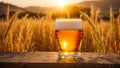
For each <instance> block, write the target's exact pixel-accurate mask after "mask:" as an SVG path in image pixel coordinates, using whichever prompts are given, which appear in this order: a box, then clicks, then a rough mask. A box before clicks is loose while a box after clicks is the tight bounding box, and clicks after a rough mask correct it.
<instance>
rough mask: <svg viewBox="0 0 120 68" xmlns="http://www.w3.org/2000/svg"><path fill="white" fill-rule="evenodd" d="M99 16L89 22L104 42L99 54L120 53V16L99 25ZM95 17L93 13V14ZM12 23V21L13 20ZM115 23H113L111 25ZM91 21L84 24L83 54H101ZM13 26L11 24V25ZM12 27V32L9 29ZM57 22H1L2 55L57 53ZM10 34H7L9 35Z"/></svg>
mask: <svg viewBox="0 0 120 68" xmlns="http://www.w3.org/2000/svg"><path fill="white" fill-rule="evenodd" d="M99 12H100V11H97V12H96V15H95V19H94V15H92V16H91V17H92V18H90V19H91V20H92V22H91V23H92V24H93V26H94V27H95V30H96V31H97V33H98V35H99V36H100V39H101V42H102V43H101V44H100V47H101V48H100V50H101V51H102V52H103V53H109V52H115V53H120V26H119V25H120V14H119V16H118V18H117V19H114V20H115V21H113V17H112V13H111V15H110V16H111V20H110V21H103V20H102V19H101V20H100V21H97V19H98V18H96V17H98V16H99ZM91 13H92V12H91ZM93 19H94V20H93ZM10 20H12V19H10ZM111 21H112V22H111ZM88 22H89V21H87V20H84V21H83V26H84V38H83V44H82V51H91V52H93V51H98V50H97V48H98V41H97V40H98V39H97V38H96V35H95V31H94V30H93V27H91V25H90V24H88ZM10 23H12V24H11V25H10ZM9 26H10V28H9V29H7V28H8V27H9ZM54 27H55V20H53V19H51V18H49V17H43V18H39V19H33V18H29V19H27V15H26V16H25V17H23V18H22V19H17V18H16V19H14V21H13V20H12V22H10V21H1V22H0V52H28V51H33V52H35V51H57V45H56V39H55V28H54ZM6 30H7V33H6ZM5 34H6V37H5Z"/></svg>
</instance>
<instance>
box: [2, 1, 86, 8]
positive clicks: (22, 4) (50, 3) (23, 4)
mask: <svg viewBox="0 0 120 68" xmlns="http://www.w3.org/2000/svg"><path fill="white" fill-rule="evenodd" d="M1 1H2V2H5V3H11V4H14V5H17V6H20V7H27V6H44V7H51V6H58V5H61V4H64V3H65V4H73V3H79V2H81V1H85V0H0V2H1ZM63 1H64V2H63ZM60 2H61V3H60ZM62 2H63V3H62Z"/></svg>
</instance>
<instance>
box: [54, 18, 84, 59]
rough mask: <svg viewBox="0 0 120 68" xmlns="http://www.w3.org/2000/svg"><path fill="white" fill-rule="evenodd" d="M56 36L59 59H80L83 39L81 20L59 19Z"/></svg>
mask: <svg viewBox="0 0 120 68" xmlns="http://www.w3.org/2000/svg"><path fill="white" fill-rule="evenodd" d="M55 34H56V39H57V43H58V51H59V52H58V55H59V58H80V57H81V53H80V50H81V44H82V38H83V26H82V20H81V19H57V20H56V25H55Z"/></svg>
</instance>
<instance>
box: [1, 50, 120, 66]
mask: <svg viewBox="0 0 120 68" xmlns="http://www.w3.org/2000/svg"><path fill="white" fill-rule="evenodd" d="M93 67H94V68H120V54H116V53H109V54H103V55H101V56H98V55H97V54H96V53H82V57H81V58H78V59H58V53H57V52H24V53H0V68H93Z"/></svg>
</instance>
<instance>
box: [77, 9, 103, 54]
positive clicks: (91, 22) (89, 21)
mask: <svg viewBox="0 0 120 68" xmlns="http://www.w3.org/2000/svg"><path fill="white" fill-rule="evenodd" d="M79 12H80V14H81V16H82V17H84V18H85V19H87V21H88V23H89V24H90V25H91V27H92V29H93V31H94V34H95V37H96V39H97V44H98V45H97V52H98V54H99V55H100V54H101V53H102V47H101V45H102V40H101V37H100V35H99V33H98V31H97V30H96V28H95V25H94V24H93V23H94V22H93V21H92V19H91V18H90V17H89V16H88V15H87V14H85V13H83V12H82V11H79Z"/></svg>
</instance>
